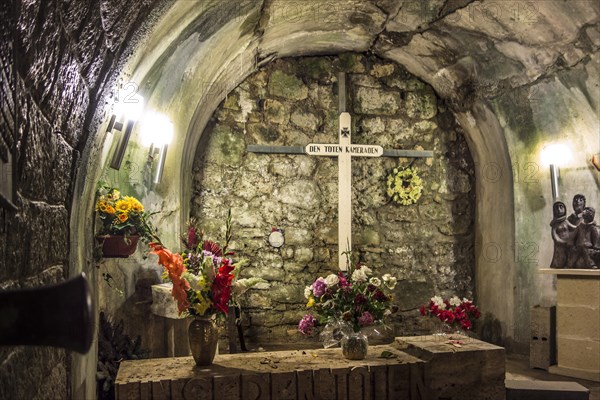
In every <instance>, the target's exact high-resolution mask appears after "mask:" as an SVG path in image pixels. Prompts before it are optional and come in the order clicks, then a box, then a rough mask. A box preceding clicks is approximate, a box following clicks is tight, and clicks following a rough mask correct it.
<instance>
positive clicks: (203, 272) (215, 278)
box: [150, 212, 265, 316]
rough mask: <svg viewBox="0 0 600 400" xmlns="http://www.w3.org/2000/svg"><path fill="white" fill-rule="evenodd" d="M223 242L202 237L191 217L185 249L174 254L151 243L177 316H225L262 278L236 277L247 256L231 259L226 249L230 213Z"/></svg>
mask: <svg viewBox="0 0 600 400" xmlns="http://www.w3.org/2000/svg"><path fill="white" fill-rule="evenodd" d="M225 237H226V239H225V244H224V245H223V246H220V245H219V244H217V243H216V242H213V241H211V240H206V239H204V233H203V231H202V229H201V228H200V227H199V226H197V224H196V222H195V221H194V220H191V221H190V222H189V223H188V228H187V232H186V233H185V234H184V235H183V237H182V242H183V245H184V246H185V250H184V251H182V252H181V253H173V252H171V251H170V250H168V249H167V248H165V247H163V246H162V245H160V244H158V243H151V244H150V247H151V248H152V253H153V254H156V255H158V263H159V264H161V265H162V266H163V267H164V268H165V272H164V274H163V278H165V279H168V280H170V281H171V282H172V283H173V290H172V292H171V294H172V295H173V297H174V298H175V300H176V301H177V308H178V310H179V314H180V315H184V316H212V315H217V316H219V315H220V316H225V315H227V314H228V313H229V306H230V304H232V303H234V304H237V302H238V299H239V296H241V295H242V294H243V293H244V292H245V291H246V290H248V289H249V288H251V287H252V286H254V285H256V284H257V283H261V282H265V281H264V280H263V279H261V278H249V279H237V278H238V275H239V271H240V268H241V267H242V266H243V265H244V264H246V263H247V260H246V259H240V260H237V261H234V260H233V258H232V257H233V256H234V253H232V252H230V251H228V247H229V243H230V241H231V237H232V234H231V212H230V213H229V214H228V217H227V221H226V234H225Z"/></svg>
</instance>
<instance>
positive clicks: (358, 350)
mask: <svg viewBox="0 0 600 400" xmlns="http://www.w3.org/2000/svg"><path fill="white" fill-rule="evenodd" d="M341 344H342V354H343V355H344V357H345V358H346V359H348V360H362V359H364V358H365V357H366V356H367V352H368V350H369V340H368V338H367V335H365V334H364V333H362V332H352V333H350V334H348V335H344V337H342V340H341Z"/></svg>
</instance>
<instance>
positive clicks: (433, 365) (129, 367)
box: [115, 337, 504, 400]
mask: <svg viewBox="0 0 600 400" xmlns="http://www.w3.org/2000/svg"><path fill="white" fill-rule="evenodd" d="M427 338H428V337H412V338H397V339H396V342H394V343H392V344H390V345H381V346H370V347H369V354H368V356H367V357H366V358H365V359H364V360H357V361H352V360H346V359H345V358H344V357H343V356H342V352H341V349H339V348H334V349H319V350H289V351H277V352H259V353H243V354H224V355H217V356H216V358H215V362H214V364H213V365H211V366H210V367H197V366H195V364H194V361H193V359H192V358H191V357H178V358H165V359H151V360H135V361H124V362H122V363H121V366H120V368H119V372H118V375H117V379H116V382H115V388H116V396H117V399H118V400H124V399H132V400H133V399H206V400H228V399H243V400H261V399H274V400H286V399H304V400H310V399H374V400H375V399H376V400H386V399H390V400H392V399H394V400H396V399H411V400H425V399H437V398H438V397H439V395H440V394H443V395H444V396H445V397H443V398H444V399H454V400H459V399H460V400H468V399H482V398H483V397H482V396H481V395H480V394H479V393H478V391H482V392H484V393H486V397H485V398H486V399H504V385H503V381H504V349H502V348H500V347H496V346H492V345H489V344H487V343H484V342H480V341H478V340H472V341H470V342H469V343H467V344H465V345H464V346H463V347H461V348H456V347H454V346H452V345H451V344H447V343H443V342H440V340H439V339H436V338H433V337H429V339H427ZM384 351H387V352H389V355H390V357H389V358H382V357H380V355H381V354H382V352H384ZM407 351H409V352H410V351H415V352H418V353H420V355H421V356H422V357H424V358H429V360H424V359H421V358H418V357H416V356H415V355H412V354H409V353H407ZM465 372H466V373H465ZM435 374H438V375H435ZM465 375H470V376H469V377H465ZM450 380H452V382H453V383H454V388H452V389H449V386H450V385H449V382H450ZM447 382H448V385H446V383H447ZM464 385H466V386H464ZM447 386H448V387H447ZM462 386H464V387H462ZM457 387H462V389H458V388H457ZM500 389H501V390H500ZM448 395H450V396H454V395H456V396H457V397H448Z"/></svg>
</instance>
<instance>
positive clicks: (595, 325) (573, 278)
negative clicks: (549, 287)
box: [539, 268, 600, 382]
mask: <svg viewBox="0 0 600 400" xmlns="http://www.w3.org/2000/svg"><path fill="white" fill-rule="evenodd" d="M539 272H540V273H542V274H553V275H556V276H557V280H556V292H557V293H556V343H557V349H556V358H557V365H555V366H551V367H550V368H549V371H550V372H551V373H553V374H557V375H564V376H570V377H574V378H581V379H587V380H591V381H595V382H600V269H554V268H552V269H550V268H548V269H540V270H539Z"/></svg>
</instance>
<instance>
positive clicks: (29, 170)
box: [0, 0, 155, 399]
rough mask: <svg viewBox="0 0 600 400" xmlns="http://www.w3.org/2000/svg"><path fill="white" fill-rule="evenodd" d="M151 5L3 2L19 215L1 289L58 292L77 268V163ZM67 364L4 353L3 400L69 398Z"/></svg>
mask: <svg viewBox="0 0 600 400" xmlns="http://www.w3.org/2000/svg"><path fill="white" fill-rule="evenodd" d="M154 3H155V2H151V1H147V2H144V4H141V5H140V3H139V2H133V1H132V2H129V3H128V2H119V3H118V4H117V3H114V4H111V2H106V1H100V2H98V1H91V0H90V1H61V2H58V1H37V0H34V1H27V2H21V1H17V0H13V1H3V2H1V4H0V20H1V21H2V24H1V28H0V93H1V96H0V106H1V111H2V112H1V113H0V134H1V138H2V139H1V140H0V151H2V152H6V151H8V149H9V148H10V147H11V146H12V145H13V144H14V145H15V147H16V154H15V156H16V157H15V160H14V164H13V165H12V166H11V168H14V169H16V181H15V182H14V184H15V187H16V199H15V201H14V202H15V205H16V206H17V211H12V210H8V209H6V208H0V248H1V249H2V253H1V256H0V290H6V289H19V288H25V287H35V286H40V285H48V284H53V283H57V282H60V281H63V280H64V279H65V278H66V277H67V276H68V275H69V270H70V268H73V267H72V266H69V265H68V259H69V243H70V241H72V240H78V238H73V237H71V236H70V232H69V214H70V209H71V206H72V201H73V198H72V193H73V182H74V180H75V177H76V174H77V168H78V166H79V162H80V154H81V152H82V151H83V150H84V148H85V147H86V145H87V144H88V143H89V141H88V140H89V138H90V135H89V132H90V131H92V130H94V131H95V128H91V126H93V120H94V116H95V114H96V111H97V108H98V106H101V107H100V108H103V106H104V101H103V100H102V98H103V95H104V94H105V93H106V91H105V88H106V87H107V86H108V85H107V83H108V82H109V81H110V79H111V76H110V72H111V70H112V69H115V67H117V65H118V60H119V58H120V57H121V55H122V53H123V51H124V49H125V46H126V44H127V42H126V39H128V38H129V37H130V36H131V33H132V31H133V28H134V27H137V26H139V25H140V21H142V20H143V19H145V18H147V16H148V10H149V8H151V7H152V5H153V4H154ZM82 268H83V269H84V270H85V266H83V267H82V266H76V268H75V270H81V269H82ZM93 289H94V288H93V287H92V290H93ZM70 359H71V355H70V354H69V352H66V351H64V350H59V349H52V348H42V347H0V360H1V361H0V398H3V399H34V398H68V397H70V396H71V394H70V388H69V373H70V371H69V370H70ZM92 379H93V377H92Z"/></svg>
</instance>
